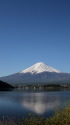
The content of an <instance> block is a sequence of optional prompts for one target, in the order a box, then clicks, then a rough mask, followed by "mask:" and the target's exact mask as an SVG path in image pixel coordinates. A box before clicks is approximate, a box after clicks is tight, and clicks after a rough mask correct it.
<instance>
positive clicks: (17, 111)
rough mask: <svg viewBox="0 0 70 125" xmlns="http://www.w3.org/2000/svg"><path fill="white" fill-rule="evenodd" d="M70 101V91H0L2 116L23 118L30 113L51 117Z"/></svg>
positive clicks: (0, 116)
mask: <svg viewBox="0 0 70 125" xmlns="http://www.w3.org/2000/svg"><path fill="white" fill-rule="evenodd" d="M69 103H70V91H32V90H31V91H24V90H22V91H21V90H18V91H17V90H15V91H0V118H3V117H15V118H22V117H27V116H28V114H29V113H34V114H35V115H38V116H44V117H49V116H52V115H53V113H54V111H55V110H57V109H58V108H62V107H64V106H67V105H69Z"/></svg>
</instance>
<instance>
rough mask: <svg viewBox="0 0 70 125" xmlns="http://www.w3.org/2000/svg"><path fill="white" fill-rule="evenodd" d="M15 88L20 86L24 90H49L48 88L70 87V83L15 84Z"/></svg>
mask: <svg viewBox="0 0 70 125" xmlns="http://www.w3.org/2000/svg"><path fill="white" fill-rule="evenodd" d="M15 88H19V89H24V90H30V89H33V90H37V89H38V90H48V89H52V90H53V89H58V90H59V89H65V88H69V89H70V84H32V85H31V84H28V85H27V84H26V85H25V84H24V85H19V86H18V85H17V86H15Z"/></svg>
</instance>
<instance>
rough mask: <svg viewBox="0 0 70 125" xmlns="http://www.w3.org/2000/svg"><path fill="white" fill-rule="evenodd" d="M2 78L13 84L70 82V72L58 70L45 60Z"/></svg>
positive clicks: (1, 78)
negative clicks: (45, 62)
mask: <svg viewBox="0 0 70 125" xmlns="http://www.w3.org/2000/svg"><path fill="white" fill-rule="evenodd" d="M0 80H2V81H5V82H7V83H10V84H11V85H21V84H22V85H24V84H36V83H38V84H39V83H40V84H41V83H48V84H49V83H50V82H52V83H54V81H55V82H56V84H57V81H58V82H60V83H62V82H63V83H64V82H66V83H67V82H68V83H69V82H70V74H69V73H63V72H61V71H58V70H56V69H54V68H52V67H50V66H48V65H46V64H44V63H43V62H39V63H36V64H35V65H33V66H31V67H29V68H27V69H25V70H23V71H21V72H18V73H15V74H12V75H9V76H5V77H0Z"/></svg>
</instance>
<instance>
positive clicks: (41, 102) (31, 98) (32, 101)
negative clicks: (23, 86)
mask: <svg viewBox="0 0 70 125" xmlns="http://www.w3.org/2000/svg"><path fill="white" fill-rule="evenodd" d="M57 105H60V99H58V98H56V97H54V96H52V98H49V96H48V95H45V93H32V94H30V95H27V97H26V98H23V101H22V106H23V107H26V108H28V109H30V110H31V111H33V112H35V113H37V114H43V113H44V112H47V111H49V110H53V109H54V108H55V107H56V106H57Z"/></svg>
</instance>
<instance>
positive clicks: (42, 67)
mask: <svg viewBox="0 0 70 125" xmlns="http://www.w3.org/2000/svg"><path fill="white" fill-rule="evenodd" d="M28 72H29V73H31V74H34V73H35V74H37V73H41V72H56V73H61V72H60V71H58V70H56V69H54V68H52V67H50V66H48V65H46V64H44V63H43V62H39V63H36V64H34V65H33V66H31V67H29V68H27V69H25V70H23V71H21V72H20V73H28Z"/></svg>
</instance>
